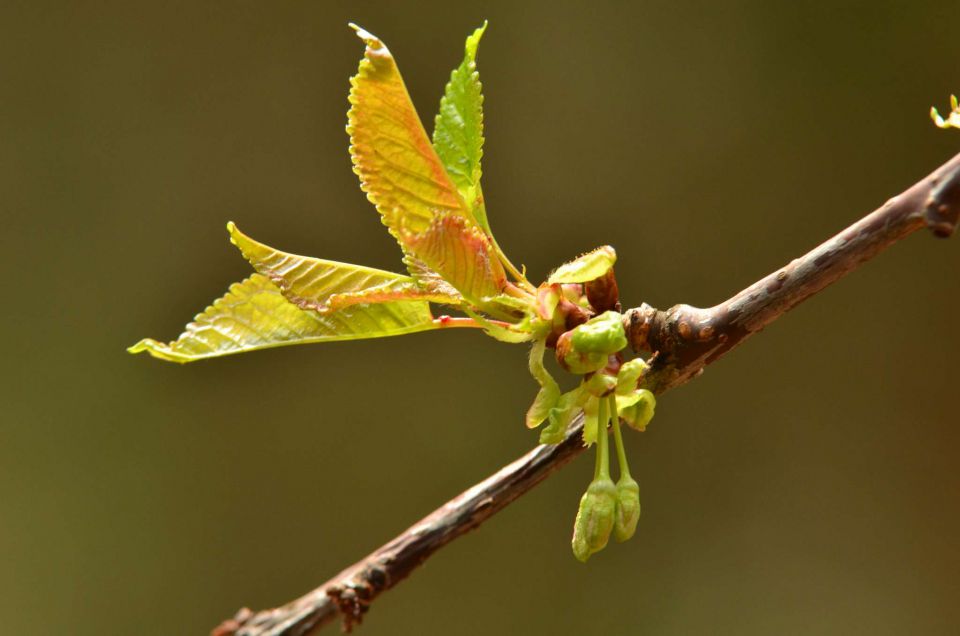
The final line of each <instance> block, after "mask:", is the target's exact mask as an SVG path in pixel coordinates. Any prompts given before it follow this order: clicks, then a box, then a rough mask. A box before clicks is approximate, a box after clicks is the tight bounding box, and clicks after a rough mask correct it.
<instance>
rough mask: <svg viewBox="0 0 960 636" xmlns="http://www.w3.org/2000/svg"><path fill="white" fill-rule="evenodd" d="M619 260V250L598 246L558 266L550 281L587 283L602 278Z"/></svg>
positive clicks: (607, 246)
mask: <svg viewBox="0 0 960 636" xmlns="http://www.w3.org/2000/svg"><path fill="white" fill-rule="evenodd" d="M616 262H617V252H616V250H614V249H613V248H612V247H610V246H609V245H604V246H603V247H598V248H597V249H595V250H593V251H592V252H587V253H586V254H583V255H582V256H579V257H577V258H575V259H574V260H572V261H570V262H569V263H564V264H563V265H561V266H560V267H558V268H557V269H556V270H554V272H553V273H552V274H551V275H550V278H548V279H547V282H548V283H586V282H588V281H591V280H594V279H596V278H600V277H601V276H603V275H604V274H606V273H607V272H608V271H610V268H611V267H613V264H614V263H616Z"/></svg>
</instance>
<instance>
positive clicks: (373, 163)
mask: <svg viewBox="0 0 960 636" xmlns="http://www.w3.org/2000/svg"><path fill="white" fill-rule="evenodd" d="M354 29H356V31H357V35H358V36H359V37H360V38H361V39H362V40H363V41H364V43H365V44H366V50H365V53H364V58H363V60H361V61H360V68H359V71H358V72H357V74H356V75H355V76H354V77H352V78H351V79H350V84H351V89H350V103H351V108H350V111H349V113H348V114H347V118H348V125H347V132H349V133H350V155H351V157H352V158H353V165H354V172H356V173H357V175H358V176H359V177H360V187H361V188H362V189H363V191H364V192H366V193H367V198H368V199H370V201H371V202H372V203H373V204H374V205H375V206H376V208H377V210H378V211H379V212H380V215H381V218H382V220H383V223H384V224H385V225H386V226H387V227H388V228H389V230H390V233H391V234H393V236H394V237H396V239H397V240H398V241H399V242H400V245H401V247H403V248H404V251H405V252H407V253H408V254H412V255H413V256H414V257H416V258H417V259H419V260H420V261H422V262H423V264H424V265H425V266H426V267H427V268H429V269H430V270H433V271H435V272H436V273H437V274H439V275H440V276H441V277H442V278H444V279H445V280H446V281H447V282H448V283H450V284H451V285H452V286H453V287H455V288H456V289H457V290H459V291H460V293H462V294H463V295H464V296H465V297H466V298H467V299H468V300H470V301H471V302H473V303H474V304H476V305H481V306H482V304H483V303H482V299H483V297H485V296H489V295H493V294H495V293H497V292H499V291H500V290H502V289H503V287H504V286H505V285H506V276H505V274H504V271H503V266H502V265H501V264H500V261H499V260H498V259H497V258H490V255H491V253H492V251H493V250H492V247H491V245H490V241H489V239H488V238H487V236H486V235H485V234H484V233H483V231H482V229H481V228H480V227H479V226H478V225H477V222H476V219H475V218H474V217H473V215H472V214H471V212H470V210H469V208H468V207H467V205H466V203H464V200H463V198H462V197H461V196H460V192H459V191H458V190H457V188H456V186H455V185H454V184H453V182H452V181H451V180H450V176H449V175H448V174H447V171H446V169H445V168H444V167H443V163H442V162H441V161H440V158H439V157H438V156H437V153H436V151H435V150H434V148H433V146H432V145H431V143H430V139H429V138H428V137H427V133H426V131H425V130H424V128H423V124H422V123H421V121H420V117H419V116H418V115H417V112H416V110H415V109H414V107H413V103H412V102H411V101H410V96H409V95H408V94H407V89H406V86H404V83H403V79H402V78H401V77H400V72H399V71H398V70H397V65H396V63H395V61H394V59H393V56H392V55H391V54H390V51H389V50H387V47H386V46H384V44H383V42H381V41H380V40H379V39H377V38H376V37H375V36H373V35H371V34H370V33H367V32H366V31H364V30H363V29H360V28H359V27H356V26H355V27H354ZM472 253H476V254H477V257H473V256H472Z"/></svg>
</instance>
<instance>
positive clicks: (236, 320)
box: [128, 274, 442, 363]
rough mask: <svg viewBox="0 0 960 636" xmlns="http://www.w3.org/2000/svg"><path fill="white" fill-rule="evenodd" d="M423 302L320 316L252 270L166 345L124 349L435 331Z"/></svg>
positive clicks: (239, 346) (220, 349)
mask: <svg viewBox="0 0 960 636" xmlns="http://www.w3.org/2000/svg"><path fill="white" fill-rule="evenodd" d="M441 326H442V325H441V324H440V323H439V321H435V320H434V319H433V316H432V315H431V314H430V306H429V305H428V304H427V303H426V302H419V301H417V302H394V303H383V304H378V305H354V306H353V307H348V308H347V309H344V310H342V311H335V312H332V313H328V314H319V313H317V312H314V311H306V310H303V309H300V308H299V307H297V306H296V305H294V304H293V303H291V302H290V301H289V300H287V299H286V298H284V296H283V294H282V293H281V292H280V289H279V288H278V287H277V286H276V285H274V284H273V283H272V282H271V281H270V279H269V278H267V277H266V276H263V275H262V274H254V275H253V276H251V277H250V278H248V279H246V280H244V281H243V282H240V283H234V284H233V285H231V286H230V290H229V292H228V293H227V294H226V295H225V296H223V297H222V298H219V299H218V300H216V301H214V303H213V304H212V305H211V306H209V307H207V309H206V310H205V311H204V312H203V313H201V314H199V315H197V316H196V318H194V320H193V322H191V323H190V324H189V325H187V327H186V330H185V331H184V332H183V334H181V335H180V337H179V338H177V339H176V340H174V341H173V342H170V343H162V342H157V341H156V340H153V339H150V338H147V339H145V340H141V341H140V342H138V343H137V344H135V345H133V346H132V347H130V348H129V349H128V351H129V352H130V353H140V352H142V351H146V352H148V353H149V354H150V355H152V356H153V357H155V358H160V359H161V360H168V361H170V362H181V363H184V362H193V361H195V360H203V359H205V358H216V357H219V356H225V355H230V354H233V353H242V352H245V351H254V350H257V349H268V348H271V347H281V346H284V345H294V344H306V343H312V342H330V341H335V340H357V339H361V338H379V337H384V336H398V335H401V334H407V333H414V332H418V331H427V330H430V329H438V328H440V327H441Z"/></svg>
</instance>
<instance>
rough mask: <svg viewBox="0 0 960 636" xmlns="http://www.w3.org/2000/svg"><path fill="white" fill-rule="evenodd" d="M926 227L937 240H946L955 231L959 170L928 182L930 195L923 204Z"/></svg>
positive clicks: (958, 211) (959, 202)
mask: <svg viewBox="0 0 960 636" xmlns="http://www.w3.org/2000/svg"><path fill="white" fill-rule="evenodd" d="M923 207H924V211H925V219H926V222H927V227H928V228H929V229H930V231H931V232H933V235H934V236H936V237H937V238H947V237H949V236H950V235H951V234H953V232H954V230H956V229H957V222H958V218H960V169H956V168H955V169H954V170H953V171H950V172H948V173H947V174H946V175H937V176H936V177H933V178H932V179H931V180H930V194H929V196H928V197H927V200H926V201H925V202H924V206H923Z"/></svg>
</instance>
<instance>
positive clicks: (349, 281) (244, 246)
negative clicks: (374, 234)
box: [227, 222, 460, 313]
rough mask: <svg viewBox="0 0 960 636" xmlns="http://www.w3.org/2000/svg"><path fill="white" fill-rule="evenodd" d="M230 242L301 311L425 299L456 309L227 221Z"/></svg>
mask: <svg viewBox="0 0 960 636" xmlns="http://www.w3.org/2000/svg"><path fill="white" fill-rule="evenodd" d="M227 231H228V232H230V242H231V243H233V244H234V245H236V246H237V247H238V248H239V249H240V252H241V253H242V254H243V257H244V258H245V259H247V260H248V261H249V262H250V264H251V265H253V268H254V269H255V270H257V271H258V272H260V273H261V274H263V275H264V276H266V277H267V278H269V279H270V280H271V281H273V283H274V284H275V285H276V286H277V287H279V288H280V291H281V292H282V293H283V295H284V296H285V297H286V298H287V300H289V301H290V302H292V303H293V304H295V305H296V306H297V307H300V308H301V309H312V310H314V311H319V312H321V313H326V312H330V311H335V310H338V309H343V308H344V307H349V306H350V305H356V304H369V303H383V302H391V301H398V300H428V301H432V302H437V303H446V304H453V305H457V304H459V303H460V299H459V298H456V297H450V296H445V295H443V294H440V293H430V292H428V291H427V290H425V289H422V288H421V287H420V286H419V285H418V284H417V282H416V281H415V280H414V279H413V278H411V277H410V276H404V275H402V274H394V273H393V272H386V271H383V270H380V269H374V268H372V267H363V266H362V265H351V264H349V263H338V262H336V261H325V260H321V259H319V258H311V257H309V256H297V255H296V254H288V253H286V252H281V251H280V250H277V249H274V248H272V247H270V246H268V245H264V244H263V243H260V242H258V241H255V240H253V239H252V238H250V237H249V236H247V235H246V234H244V233H243V232H241V231H240V230H239V229H238V228H237V226H236V225H234V223H233V222H230V223H227Z"/></svg>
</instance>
